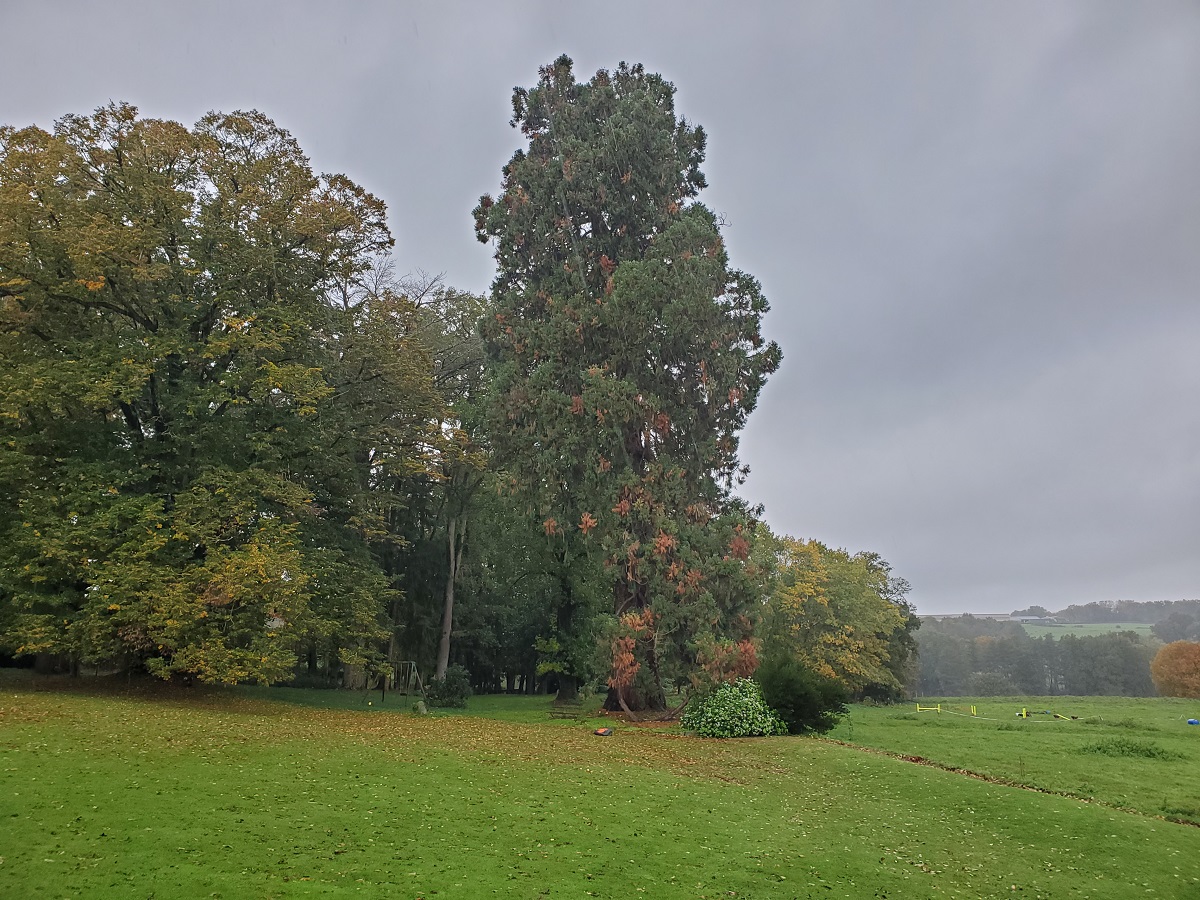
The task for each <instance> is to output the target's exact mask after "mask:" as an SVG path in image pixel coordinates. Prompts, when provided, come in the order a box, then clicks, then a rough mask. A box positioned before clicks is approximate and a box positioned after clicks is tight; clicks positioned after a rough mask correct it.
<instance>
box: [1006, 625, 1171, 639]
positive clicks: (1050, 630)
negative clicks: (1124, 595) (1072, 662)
mask: <svg viewBox="0 0 1200 900" xmlns="http://www.w3.org/2000/svg"><path fill="white" fill-rule="evenodd" d="M1021 627H1022V628H1024V629H1025V632H1026V634H1028V635H1029V636H1030V637H1035V638H1040V637H1042V636H1043V635H1047V634H1048V635H1050V637H1052V638H1054V639H1055V640H1057V639H1058V638H1060V637H1064V636H1066V635H1068V634H1073V635H1075V637H1093V636H1094V635H1097V634H1108V633H1109V632H1112V631H1134V632H1137V633H1138V634H1140V635H1141V636H1142V637H1153V636H1154V630H1153V629H1154V626H1153V625H1143V624H1141V623H1140V622H1130V623H1124V624H1111V623H1100V624H1088V625H1030V624H1024V625H1022V626H1021Z"/></svg>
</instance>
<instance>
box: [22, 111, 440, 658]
mask: <svg viewBox="0 0 1200 900" xmlns="http://www.w3.org/2000/svg"><path fill="white" fill-rule="evenodd" d="M390 245H391V237H390V235H389V233H388V231H387V228H386V225H385V223H384V207H383V204H382V203H381V202H380V201H378V200H377V199H376V198H374V197H372V196H371V195H370V194H368V193H366V192H365V191H363V190H362V189H361V188H359V187H358V186H356V185H354V184H353V183H351V182H350V181H349V180H348V179H346V178H345V177H343V176H337V175H334V176H324V177H318V176H316V175H314V173H313V172H312V170H311V168H310V167H309V164H308V160H307V159H306V158H305V157H304V155H303V154H302V153H301V151H300V148H299V147H298V146H297V144H296V142H295V141H294V140H293V139H292V138H291V136H290V135H288V133H287V132H286V131H283V130H282V129H280V128H278V127H277V126H276V125H275V124H274V123H272V122H271V121H270V120H268V119H267V118H266V117H264V116H262V115H260V114H258V113H253V112H251V113H235V114H232V115H221V114H216V113H213V114H210V115H208V116H206V117H205V118H203V119H202V120H201V121H200V122H199V123H198V124H197V125H196V127H195V128H194V129H190V130H189V129H187V128H185V127H183V126H182V125H178V124H176V123H173V122H165V121H157V120H151V119H140V118H138V116H137V113H136V110H135V109H133V108H132V107H129V106H117V105H114V106H110V107H106V108H103V109H100V110H98V111H97V112H96V114H95V115H93V116H90V117H77V116H68V117H66V118H64V119H63V120H61V121H60V122H59V123H58V125H57V127H56V129H55V130H54V132H53V133H50V132H46V131H43V130H41V129H38V128H35V127H30V128H25V129H21V130H15V129H11V128H4V129H0V360H2V361H3V366H2V367H0V638H2V646H3V649H6V650H8V651H10V652H15V653H51V654H59V655H65V656H69V657H70V658H72V659H74V660H76V661H96V662H101V661H105V662H112V661H116V662H122V661H123V662H125V663H132V664H142V665H145V666H146V667H147V668H149V669H150V670H152V671H155V672H157V673H159V674H162V675H164V676H165V675H169V674H170V673H173V672H183V673H192V674H195V675H198V676H199V677H201V678H205V679H210V680H220V681H239V680H243V679H257V680H264V681H271V680H276V679H279V678H282V677H287V676H289V675H290V674H291V672H292V670H293V667H294V665H295V662H296V657H297V652H298V651H299V650H304V649H307V650H308V651H309V655H310V657H312V658H315V657H316V656H317V655H318V654H320V655H324V656H325V657H326V659H327V660H340V661H342V662H348V663H354V664H357V665H360V666H361V665H365V664H369V663H370V662H371V661H372V659H373V658H374V657H376V656H377V655H378V653H379V652H380V648H381V646H382V640H383V638H384V637H385V636H386V631H385V625H386V618H385V617H384V615H383V612H384V610H385V608H386V604H387V601H388V600H389V598H390V592H391V590H392V585H391V584H389V582H388V580H387V579H386V578H385V576H384V574H383V572H382V571H381V569H380V567H379V565H378V564H377V562H376V559H375V554H374V553H373V550H372V548H373V545H374V544H375V543H376V542H378V541H380V540H382V539H383V537H385V531H386V523H387V520H388V507H389V506H390V505H393V504H394V503H397V502H400V500H399V499H398V498H397V497H395V496H389V495H388V494H387V492H385V491H380V490H379V488H380V486H381V485H384V484H386V483H387V481H388V479H389V478H390V477H394V475H395V474H396V473H401V474H403V473H410V472H413V471H416V470H421V469H423V468H425V467H426V466H428V465H429V462H428V459H427V457H430V456H434V455H436V452H437V448H438V446H439V444H440V443H441V442H442V440H443V435H442V431H441V429H439V428H438V426H437V423H438V422H439V421H440V420H442V419H444V417H445V416H444V414H443V412H442V410H441V403H440V401H439V399H438V397H437V395H436V392H435V391H434V389H433V386H432V384H431V381H430V368H431V367H430V362H429V359H428V355H427V354H426V353H424V352H423V351H422V349H421V348H420V346H418V345H417V344H416V343H415V342H414V340H413V339H412V334H413V332H414V330H415V322H416V318H417V316H416V310H415V309H414V308H413V307H412V304H410V303H408V302H407V301H406V300H405V298H403V297H399V296H395V295H393V294H390V293H387V292H384V293H379V292H372V291H371V290H369V281H370V277H369V276H370V275H371V272H372V267H373V265H374V264H375V261H376V259H377V257H378V254H379V253H380V252H382V251H385V250H386V248H387V247H389V246H390Z"/></svg>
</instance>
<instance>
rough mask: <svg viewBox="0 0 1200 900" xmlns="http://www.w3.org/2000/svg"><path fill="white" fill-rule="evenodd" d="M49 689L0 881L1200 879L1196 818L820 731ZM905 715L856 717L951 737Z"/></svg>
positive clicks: (1129, 882) (910, 890)
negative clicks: (843, 742)
mask: <svg viewBox="0 0 1200 900" xmlns="http://www.w3.org/2000/svg"><path fill="white" fill-rule="evenodd" d="M44 687H46V685H43V684H39V683H37V682H33V681H29V680H22V681H15V682H14V681H11V680H8V681H3V682H0V776H2V777H0V822H3V823H4V824H3V831H0V855H2V856H3V859H2V860H0V897H6V898H7V897H14V898H24V897H84V898H92V897H102V898H107V897H118V898H124V897H137V898H145V897H153V898H174V897H179V898H184V897H187V898H191V897H224V898H241V897H252V898H257V897H317V896H320V897H341V896H360V897H385V896H386V897H389V898H392V897H396V898H426V900H431V898H433V897H446V898H459V897H463V898H482V897H489V898H490V897H513V898H526V897H528V898H536V897H573V898H576V897H608V898H622V900H624V898H629V897H638V896H647V897H667V898H675V897H679V898H683V897H687V898H718V897H720V898H725V897H741V898H780V897H783V898H791V897H851V898H858V897H862V898H884V897H887V898H893V900H894V898H928V897H963V898H981V897H982V898H990V897H1013V896H1020V897H1027V898H1032V897H1044V898H1060V897H1094V898H1127V897H1131V896H1135V895H1136V896H1157V897H1190V896H1198V895H1200V831H1198V830H1197V829H1195V828H1192V827H1189V826H1184V825H1179V824H1174V823H1171V822H1168V821H1165V820H1163V819H1161V818H1154V817H1151V816H1148V815H1143V814H1138V813H1132V812H1126V811H1121V810H1117V809H1113V808H1110V807H1106V806H1103V805H1100V804H1097V803H1085V802H1080V801H1078V800H1074V799H1070V798H1066V797H1061V796H1056V795H1052V794H1043V793H1035V792H1031V791H1026V790H1020V789H1016V788H1012V787H1008V786H1004V785H999V784H992V783H988V782H986V781H982V780H978V779H973V778H968V777H964V776H962V775H959V774H954V773H950V772H945V771H941V770H939V769H936V768H932V767H928V766H920V765H914V764H912V763H910V762H905V761H903V760H899V759H895V758H892V757H890V756H888V755H884V754H881V753H872V752H864V751H863V750H860V749H854V748H848V747H844V746H840V745H837V744H834V743H831V742H828V741H822V740H814V739H807V738H770V739H756V740H744V741H707V740H700V739H696V738H692V737H688V736H684V735H680V734H678V733H677V732H672V731H669V730H665V731H664V730H655V729H645V728H636V727H627V726H621V725H619V724H618V725H617V726H616V734H615V735H614V736H613V737H611V738H600V737H594V736H593V735H592V734H591V723H590V722H583V721H573V720H569V719H568V720H557V719H551V718H550V715H549V702H548V700H547V699H546V698H512V697H502V698H474V699H473V700H472V704H473V706H472V709H470V710H469V711H468V714H467V715H462V714H453V715H439V716H428V717H421V718H418V717H415V716H412V715H409V714H408V713H407V712H404V711H402V710H403V709H404V700H403V698H396V703H395V704H394V705H393V703H392V698H391V697H390V696H389V698H388V701H387V702H386V703H385V705H384V706H383V707H382V708H381V707H380V706H379V705H377V701H376V700H375V699H374V698H367V697H365V696H364V695H354V694H334V693H326V694H319V695H318V693H317V692H304V691H296V692H287V691H279V690H272V691H269V692H268V691H256V690H251V691H246V690H216V689H201V688H195V689H167V688H161V687H160V688H153V689H152V688H147V687H144V686H137V685H135V686H134V687H135V688H136V689H135V690H133V691H129V692H127V691H126V690H125V689H124V688H123V687H121V686H119V685H118V686H114V687H113V688H110V689H108V690H100V689H98V688H97V687H96V686H94V685H92V686H89V685H88V683H87V682H82V683H79V684H77V685H67V686H66V689H63V686H62V685H61V684H56V685H54V688H55V689H53V690H46V689H39V688H44ZM276 698H278V699H276ZM368 699H370V700H371V703H372V705H371V706H369V707H368V706H366V702H367V700H368ZM1164 711H1166V710H1164ZM1169 712H1171V714H1173V709H1172V710H1170V711H1169ZM481 714H489V715H492V716H494V718H483V717H481ZM904 714H906V713H905V711H904V710H902V709H900V708H891V709H878V710H875V709H871V710H869V711H864V710H861V709H857V708H856V709H855V711H854V713H853V715H852V718H851V723H849V726H848V727H850V728H852V730H853V738H854V739H855V740H860V739H864V738H866V737H869V736H870V734H871V733H872V732H877V733H878V734H879V735H885V736H889V737H893V738H900V739H901V740H900V742H899V743H901V744H905V745H907V743H908V742H909V737H908V736H906V735H908V734H909V732H906V731H904V730H903V729H902V728H900V727H899V726H901V725H903V726H905V727H908V726H911V735H913V736H920V735H923V734H931V735H939V737H940V739H941V740H942V741H943V743H946V742H945V739H944V737H943V736H942V732H943V731H947V732H948V729H947V728H946V727H945V726H941V725H936V724H935V725H933V726H923V725H922V724H921V722H922V721H924V720H917V721H915V722H914V721H913V720H908V719H889V718H887V717H888V716H889V715H904ZM914 715H915V714H914ZM1128 715H1129V716H1130V717H1132V716H1133V715H1134V713H1133V712H1129V714H1128ZM889 723H890V724H889ZM983 724H984V723H983V722H981V721H973V720H964V730H963V732H962V733H963V734H970V733H971V732H969V731H967V730H966V729H969V728H974V727H978V726H981V725H983ZM1004 724H1009V723H1007V722H1006V723H1004ZM1160 724H1161V725H1162V727H1163V731H1162V732H1161V733H1160V736H1159V737H1158V738H1157V740H1159V741H1160V742H1161V743H1162V744H1164V746H1165V745H1167V743H1168V734H1169V732H1168V731H1167V730H1166V729H1167V728H1168V727H1169V723H1168V722H1167V719H1166V717H1165V716H1163V717H1162V722H1161V723H1160ZM845 727H847V726H843V728H845ZM1051 727H1053V726H1051ZM1072 727H1076V728H1077V730H1078V731H1079V732H1080V735H1079V736H1080V738H1087V736H1088V735H1091V734H1092V733H1093V732H1095V734H1096V739H1097V740H1100V739H1102V738H1103V737H1104V736H1105V735H1106V734H1107V733H1109V732H1110V731H1111V732H1113V733H1118V732H1119V733H1124V731H1125V730H1126V729H1124V728H1123V727H1122V726H1114V727H1112V728H1108V727H1105V726H1082V725H1079V726H1074V725H1073V726H1072ZM1085 728H1087V729H1088V731H1087V732H1086V734H1085V733H1083V730H1084V729H1085ZM1198 730H1200V729H1198ZM989 734H990V735H991V736H992V742H993V743H1001V742H1003V741H1021V740H1022V739H1025V740H1028V739H1029V738H1031V737H1035V738H1036V739H1037V740H1041V737H1040V736H1036V735H1034V734H1033V732H1032V730H1031V729H1025V730H1014V731H1007V730H1005V731H1002V730H999V727H998V724H997V723H991V724H990V731H989ZM841 736H842V737H843V738H845V737H846V735H841ZM1196 737H1197V738H1198V739H1200V734H1197V735H1196ZM866 742H867V741H865V740H864V743H866ZM877 743H879V744H880V746H882V745H883V743H886V741H880V742H877ZM893 743H895V742H893ZM939 746H940V745H939ZM1170 746H1172V747H1173V746H1175V744H1170ZM1194 746H1196V745H1189V746H1188V752H1189V753H1191V754H1192V756H1191V757H1190V758H1192V759H1193V760H1194V759H1195V753H1196V750H1195V749H1194ZM898 752H907V751H906V750H905V749H904V747H901V748H900V749H899V750H898ZM1097 759H1102V761H1103V762H1104V763H1105V765H1109V764H1110V762H1111V761H1110V760H1109V759H1108V757H1097ZM1114 759H1115V762H1113V763H1112V764H1114V765H1116V764H1121V762H1122V761H1121V760H1120V759H1116V758H1114ZM1126 762H1129V761H1126ZM985 763H986V760H984V761H977V764H976V765H975V768H977V769H978V768H982V767H983V765H984V764H985ZM1139 765H1142V761H1136V762H1135V763H1134V764H1133V766H1132V767H1136V766H1139Z"/></svg>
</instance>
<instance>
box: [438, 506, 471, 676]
mask: <svg viewBox="0 0 1200 900" xmlns="http://www.w3.org/2000/svg"><path fill="white" fill-rule="evenodd" d="M456 530H457V535H456ZM466 531H467V522H466V519H465V518H464V519H463V522H462V524H461V525H459V522H458V519H456V518H455V517H453V516H451V517H450V522H449V524H448V525H447V527H446V533H447V535H448V537H449V547H450V570H449V571H448V572H447V573H446V600H445V603H444V604H443V606H442V639H441V640H440V641H439V642H438V655H437V668H436V669H435V670H434V673H433V677H434V678H445V677H446V669H447V667H448V666H449V665H450V633H451V632H452V631H453V630H454V581H455V579H456V578H457V577H458V567H459V565H460V564H461V563H462V551H463V548H462V545H463V538H464V536H465V535H466Z"/></svg>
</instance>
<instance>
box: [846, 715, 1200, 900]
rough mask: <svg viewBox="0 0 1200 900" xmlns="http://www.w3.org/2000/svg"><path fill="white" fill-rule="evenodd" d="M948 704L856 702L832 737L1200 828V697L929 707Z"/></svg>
mask: <svg viewBox="0 0 1200 900" xmlns="http://www.w3.org/2000/svg"><path fill="white" fill-rule="evenodd" d="M939 703H940V704H941V709H942V712H941V713H940V714H939V713H937V712H930V711H923V712H917V711H916V706H917V704H909V705H908V706H907V707H904V706H893V707H871V706H855V707H853V708H852V709H851V713H850V715H849V716H848V717H847V718H845V719H843V720H842V722H841V723H840V724H839V725H838V727H837V728H836V729H834V730H833V731H832V732H831V733H830V734H829V737H830V738H833V739H836V740H843V741H848V742H852V743H855V744H859V745H861V746H866V747H872V748H875V749H879V750H883V751H887V752H891V753H897V754H902V755H906V756H920V757H922V758H923V759H926V760H929V761H930V762H936V763H938V764H940V765H943V766H946V767H948V768H961V769H966V770H969V771H972V772H979V773H984V774H987V775H989V776H992V777H995V778H998V779H1002V780H1005V781H1009V782H1013V783H1016V784H1022V785H1028V786H1030V787H1034V788H1038V789H1040V790H1046V791H1056V792H1060V793H1064V794H1069V795H1071V796H1076V797H1081V798H1086V799H1089V800H1095V801H1098V802H1101V803H1105V804H1108V805H1111V806H1114V807H1121V808H1130V809H1135V810H1137V811H1139V812H1141V813H1143V814H1147V815H1161V816H1166V817H1169V818H1173V819H1177V820H1180V821H1184V822H1191V823H1195V824H1200V766H1198V765H1197V762H1200V726H1189V725H1188V724H1187V719H1189V718H1196V717H1197V715H1200V701H1197V700H1179V699H1170V698H1155V699H1140V698H1138V699H1135V698H1124V697H1038V698H1030V697H1021V698H996V697H988V698H984V699H978V700H973V699H970V698H962V697H955V698H951V699H947V700H941V701H939V700H936V699H935V700H922V701H920V706H922V707H923V708H924V707H929V706H936V705H938V704H939ZM972 706H974V707H975V711H976V713H977V714H978V715H977V716H976V717H972V716H971V715H970V710H971V707H972ZM1022 709H1026V710H1028V711H1029V713H1030V715H1029V717H1028V718H1022V717H1020V716H1018V715H1017V713H1018V712H1020V711H1021V710H1022ZM1048 712H1049V713H1057V714H1059V715H1062V716H1068V717H1078V718H1069V719H1060V718H1055V717H1054V716H1053V715H1050V714H1048ZM1198 896H1200V895H1198Z"/></svg>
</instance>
